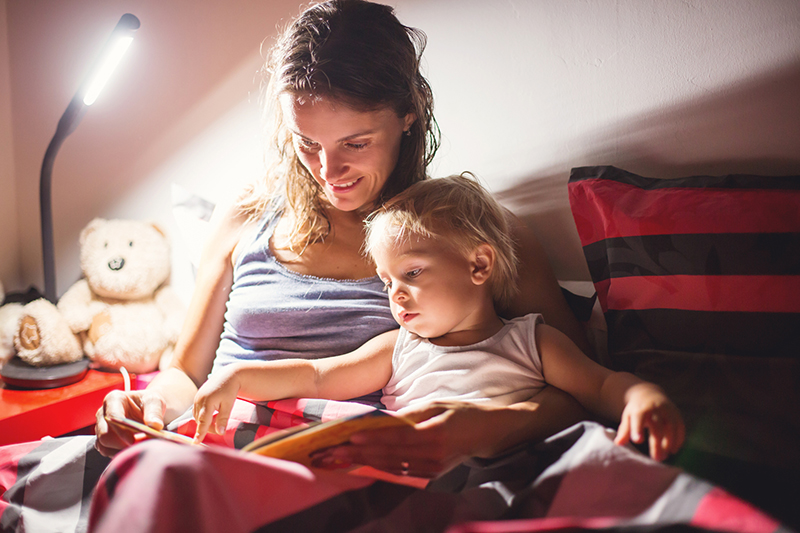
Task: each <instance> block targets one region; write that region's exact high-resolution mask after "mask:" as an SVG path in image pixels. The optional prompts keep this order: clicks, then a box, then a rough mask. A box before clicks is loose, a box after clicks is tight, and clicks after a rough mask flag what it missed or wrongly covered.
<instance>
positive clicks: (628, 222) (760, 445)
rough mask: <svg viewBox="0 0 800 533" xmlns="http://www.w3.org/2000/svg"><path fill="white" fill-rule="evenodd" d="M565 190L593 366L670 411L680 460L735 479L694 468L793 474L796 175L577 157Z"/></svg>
mask: <svg viewBox="0 0 800 533" xmlns="http://www.w3.org/2000/svg"><path fill="white" fill-rule="evenodd" d="M569 199H570V206H571V208H572V214H573V217H574V219H575V224H576V227H577V230H578V235H579V236H580V240H581V244H582V246H583V251H584V255H585V257H586V261H587V264H588V266H589V271H590V272H591V276H592V281H593V282H594V284H595V288H596V290H597V295H598V302H599V304H600V307H601V309H602V311H603V314H604V316H605V319H606V327H607V338H608V355H607V359H606V360H605V361H604V363H605V364H606V365H607V366H609V367H612V368H614V369H616V370H625V371H629V372H632V373H634V374H637V375H638V376H640V377H641V378H643V379H646V380H648V381H652V382H655V383H658V384H659V385H661V386H662V387H663V388H664V389H665V390H666V391H667V393H668V394H669V396H670V397H671V398H672V399H673V400H674V401H675V402H676V403H677V404H678V406H679V407H680V408H681V411H682V412H683V414H684V418H685V420H686V424H687V441H686V445H685V446H684V449H683V451H682V452H681V455H680V456H679V458H678V464H680V465H681V466H684V467H685V468H687V470H690V471H693V472H698V475H703V476H704V477H709V478H710V479H712V480H714V481H716V482H718V483H720V484H723V485H726V483H725V479H730V478H731V477H736V478H737V479H744V477H741V476H738V474H735V472H736V470H734V469H731V468H730V463H725V464H726V465H727V466H725V467H724V468H723V467H720V468H718V469H717V470H716V471H715V472H713V474H714V475H711V473H709V472H703V471H699V470H698V469H697V465H698V464H699V463H705V464H708V460H707V457H709V456H711V457H724V458H726V459H725V461H728V460H736V461H744V462H746V463H748V464H750V463H760V464H761V465H763V466H765V467H769V468H774V469H786V468H787V467H788V468H792V469H794V472H795V473H798V474H799V475H800V454H798V453H797V443H798V442H800V176H784V177H767V176H752V175H729V176H717V177H713V176H690V177H685V178H676V179H658V178H646V177H642V176H637V175H636V174H632V173H630V172H626V171H624V170H621V169H618V168H615V167H610V166H598V167H584V168H575V169H573V170H572V173H571V176H570V180H569ZM709 454H710V455H709ZM699 456H702V457H705V458H706V459H703V461H698V460H697V459H696V457H699ZM693 457H694V458H695V459H692V458H693ZM737 464H738V463H737ZM764 471H773V470H764ZM724 476H727V478H725V479H723V477H724ZM737 476H738V477H737ZM738 488H741V487H737V489H738Z"/></svg>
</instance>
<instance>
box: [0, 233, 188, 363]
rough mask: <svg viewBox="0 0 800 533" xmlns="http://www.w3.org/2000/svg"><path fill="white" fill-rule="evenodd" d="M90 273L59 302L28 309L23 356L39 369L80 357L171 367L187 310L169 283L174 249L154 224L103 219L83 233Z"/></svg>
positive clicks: (83, 256) (22, 322) (20, 342)
mask: <svg viewBox="0 0 800 533" xmlns="http://www.w3.org/2000/svg"><path fill="white" fill-rule="evenodd" d="M80 261H81V270H82V272H83V277H82V278H81V279H80V280H78V281H77V282H76V283H75V284H74V285H72V286H71V287H70V288H69V289H68V290H67V291H66V292H65V293H64V295H63V296H62V297H61V299H60V300H59V301H58V305H53V304H52V303H50V302H49V301H47V300H45V299H43V298H42V299H38V300H35V301H33V302H31V303H29V304H27V305H25V306H24V307H23V308H22V313H21V318H20V319H19V327H18V329H17V332H16V335H15V337H14V345H15V348H16V352H17V355H18V356H19V357H20V358H21V359H22V360H23V361H25V362H27V363H28V364H30V365H33V366H50V365H54V364H59V363H68V362H73V361H77V360H80V359H81V358H82V357H83V356H84V354H85V355H86V356H87V357H88V358H89V359H91V360H92V361H93V363H94V365H95V366H99V367H101V368H106V369H114V370H116V369H119V368H120V367H122V366H124V367H125V368H126V369H127V370H128V371H130V372H135V373H147V372H151V371H154V370H156V369H158V368H164V367H165V366H166V364H167V362H168V360H169V358H170V356H171V353H172V348H173V347H174V345H175V342H176V341H177V338H178V334H179V333H180V328H181V327H182V325H183V318H184V315H185V309H184V306H183V303H182V302H181V300H180V298H179V297H178V296H177V294H176V293H175V292H174V291H173V290H172V289H171V288H170V286H169V277H170V246H169V240H168V239H167V236H166V234H165V233H164V232H163V231H162V230H161V229H160V228H159V227H158V226H157V225H156V224H154V223H150V222H145V221H137V220H105V219H101V218H96V219H94V220H92V221H91V222H90V223H89V225H88V226H86V227H85V228H84V229H83V231H81V234H80Z"/></svg>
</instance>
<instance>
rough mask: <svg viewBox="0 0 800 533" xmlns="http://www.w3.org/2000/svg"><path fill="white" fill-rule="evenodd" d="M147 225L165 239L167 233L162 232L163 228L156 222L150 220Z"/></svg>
mask: <svg viewBox="0 0 800 533" xmlns="http://www.w3.org/2000/svg"><path fill="white" fill-rule="evenodd" d="M147 223H148V224H150V225H151V226H153V229H154V230H156V231H157V232H159V233H160V234H161V236H162V237H164V238H165V239H166V238H167V232H166V231H164V228H162V227H161V226H160V225H159V224H158V223H157V222H153V221H152V220H150V221H148V222H147Z"/></svg>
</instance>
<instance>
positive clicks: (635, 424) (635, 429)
mask: <svg viewBox="0 0 800 533" xmlns="http://www.w3.org/2000/svg"><path fill="white" fill-rule="evenodd" d="M630 419H631V440H632V441H633V442H635V443H636V444H641V443H642V441H643V440H644V427H643V425H642V415H641V413H637V414H636V415H635V416H631V417H630Z"/></svg>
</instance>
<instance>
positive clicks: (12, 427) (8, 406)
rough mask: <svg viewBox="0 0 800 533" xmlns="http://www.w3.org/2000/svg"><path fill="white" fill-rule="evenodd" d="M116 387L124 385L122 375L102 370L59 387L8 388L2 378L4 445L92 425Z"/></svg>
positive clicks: (0, 419) (0, 440) (0, 411)
mask: <svg viewBox="0 0 800 533" xmlns="http://www.w3.org/2000/svg"><path fill="white" fill-rule="evenodd" d="M115 389H120V390H121V389H123V379H122V375H121V374H119V373H111V372H100V371H98V370H89V372H88V373H87V374H86V376H84V378H83V379H81V380H80V381H78V382H77V383H73V384H72V385H67V386H65V387H58V388H55V389H44V390H15V389H7V388H5V384H4V383H3V382H2V381H0V445H5V444H14V443H17V442H26V441H32V440H39V439H41V438H42V437H46V436H51V437H57V436H59V435H64V434H65V433H69V432H71V431H76V430H78V429H81V428H85V427H87V426H91V425H93V424H94V421H95V413H97V409H99V408H100V405H101V404H102V403H103V398H104V397H105V395H106V394H108V393H109V392H110V391H112V390H115Z"/></svg>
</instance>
